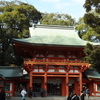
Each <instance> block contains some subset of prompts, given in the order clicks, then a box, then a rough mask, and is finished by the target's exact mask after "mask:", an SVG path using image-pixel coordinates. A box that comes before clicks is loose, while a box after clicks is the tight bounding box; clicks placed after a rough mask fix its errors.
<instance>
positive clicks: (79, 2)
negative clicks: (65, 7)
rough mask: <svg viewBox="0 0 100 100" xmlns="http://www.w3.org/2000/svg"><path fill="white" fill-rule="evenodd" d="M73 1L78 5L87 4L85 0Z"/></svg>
mask: <svg viewBox="0 0 100 100" xmlns="http://www.w3.org/2000/svg"><path fill="white" fill-rule="evenodd" d="M72 1H74V2H75V3H77V4H84V3H85V0H72Z"/></svg>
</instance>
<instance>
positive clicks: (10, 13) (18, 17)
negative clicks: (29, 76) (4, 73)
mask: <svg viewBox="0 0 100 100" xmlns="http://www.w3.org/2000/svg"><path fill="white" fill-rule="evenodd" d="M41 17H42V16H41V13H40V12H39V11H38V10H36V9H35V8H34V6H32V5H29V4H26V3H23V2H20V1H16V0H15V1H11V2H7V1H0V65H10V64H15V65H20V61H21V60H19V59H17V58H18V57H15V55H14V53H13V50H12V45H11V43H10V39H11V38H25V36H29V27H30V26H31V24H32V23H38V22H39V21H40V19H41Z"/></svg>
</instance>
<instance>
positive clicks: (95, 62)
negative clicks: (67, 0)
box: [84, 43, 100, 73]
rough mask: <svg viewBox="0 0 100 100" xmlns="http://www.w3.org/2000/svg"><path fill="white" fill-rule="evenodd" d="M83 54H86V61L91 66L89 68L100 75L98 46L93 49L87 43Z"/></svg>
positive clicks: (99, 49)
mask: <svg viewBox="0 0 100 100" xmlns="http://www.w3.org/2000/svg"><path fill="white" fill-rule="evenodd" d="M84 52H85V54H86V57H85V58H86V60H87V61H88V62H89V63H90V64H91V68H94V69H95V70H96V71H97V72H99V73H100V46H98V47H95V46H93V45H92V44H90V43H87V45H86V47H85V49H84Z"/></svg>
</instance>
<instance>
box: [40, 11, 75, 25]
mask: <svg viewBox="0 0 100 100" xmlns="http://www.w3.org/2000/svg"><path fill="white" fill-rule="evenodd" d="M40 23H41V24H45V25H66V26H74V25H75V23H76V22H75V19H74V18H72V17H71V16H70V15H68V14H60V13H43V14H42V19H41V20H40Z"/></svg>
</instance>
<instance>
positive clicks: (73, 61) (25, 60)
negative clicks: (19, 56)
mask: <svg viewBox="0 0 100 100" xmlns="http://www.w3.org/2000/svg"><path fill="white" fill-rule="evenodd" d="M24 62H68V63H87V61H81V60H68V59H63V58H62V59H61V58H60V59H54V58H46V59H44V58H43V59H35V58H34V59H24Z"/></svg>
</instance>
